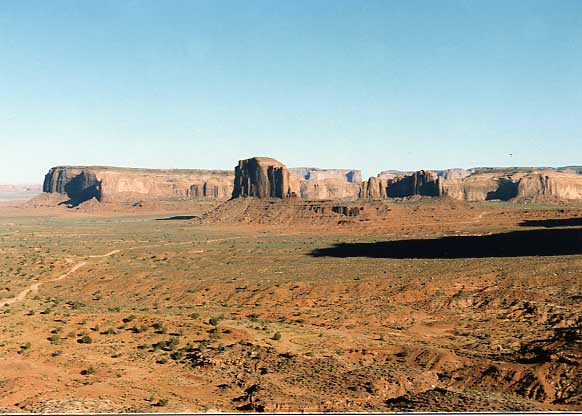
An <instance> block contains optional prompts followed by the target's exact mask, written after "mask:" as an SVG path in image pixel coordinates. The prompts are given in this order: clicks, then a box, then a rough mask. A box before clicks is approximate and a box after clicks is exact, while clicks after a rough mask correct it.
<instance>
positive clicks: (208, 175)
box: [0, 157, 582, 205]
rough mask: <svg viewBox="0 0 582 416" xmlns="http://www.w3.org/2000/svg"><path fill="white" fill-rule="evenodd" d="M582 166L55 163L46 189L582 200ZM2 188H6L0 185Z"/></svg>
mask: <svg viewBox="0 0 582 416" xmlns="http://www.w3.org/2000/svg"><path fill="white" fill-rule="evenodd" d="M581 172H582V168H581V167H579V166H566V167H561V168H486V167H479V168H473V169H467V170H465V169H446V170H436V171H431V170H419V171H416V172H403V171H396V170H386V171H382V172H380V173H379V174H378V175H377V176H373V177H371V178H369V179H368V180H366V181H362V180H361V172H360V171H359V170H356V169H318V168H305V167H303V168H287V167H286V166H285V164H283V163H282V162H280V161H278V160H275V159H273V158H269V157H253V158H249V159H244V160H241V161H239V163H238V165H237V166H236V167H235V169H234V171H228V170H202V169H134V168H116V167H105V166H56V167H53V168H51V169H50V171H49V172H48V173H47V175H46V176H45V180H44V185H43V188H42V190H43V192H45V193H50V194H60V195H63V196H65V197H66V198H68V200H67V201H66V203H68V204H69V205H78V204H81V203H83V202H85V201H88V200H92V199H93V200H96V201H99V202H138V201H145V200H154V201H155V200H166V199H185V200H212V201H226V200H228V199H231V198H239V197H252V198H280V199H286V198H300V199H304V200H310V201H325V200H335V201H345V202H347V201H356V200H358V199H361V200H383V199H391V198H409V197H416V196H421V197H448V198H451V199H455V200H461V201H489V200H500V201H545V202H556V201H563V200H580V199H582V175H581V174H580V173H581ZM0 189H1V188H0Z"/></svg>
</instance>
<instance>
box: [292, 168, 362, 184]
mask: <svg viewBox="0 0 582 416" xmlns="http://www.w3.org/2000/svg"><path fill="white" fill-rule="evenodd" d="M289 172H290V173H291V174H292V175H295V176H298V177H299V178H301V179H303V180H307V181H308V180H315V181H321V180H326V179H339V180H342V181H346V182H349V183H357V184H359V183H360V182H362V172H361V171H360V170H357V169H319V168H289Z"/></svg>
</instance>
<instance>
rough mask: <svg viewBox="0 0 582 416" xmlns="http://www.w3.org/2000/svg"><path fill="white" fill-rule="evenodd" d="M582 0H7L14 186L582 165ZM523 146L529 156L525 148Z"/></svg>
mask: <svg viewBox="0 0 582 416" xmlns="http://www.w3.org/2000/svg"><path fill="white" fill-rule="evenodd" d="M581 149H582V1H579V0H560V1H552V0H546V1H538V0H482V1H477V0H471V1H469V0H456V1H448V0H438V1H434V0H424V1H420V0H401V1H396V0H381V1H373V0H353V1H350V0H331V1H327V0H292V1H287V0H265V1H255V0H245V1H242V0H236V1H220V0H208V1H206V0H199V1H197V0H185V1H171V0H158V1H145V0H140V1H136V0H126V1H123V0H90V1H78V0H75V1H72V0H71V1H64V0H51V1H46V0H38V1H28V0H4V1H1V2H0V155H1V156H0V183H35V182H41V181H42V178H43V174H44V173H46V171H47V170H48V169H49V168H50V167H51V166H54V165H60V164H69V165H76V164H82V165H112V166H131V167H152V168H224V169H231V168H232V167H233V166H234V165H235V164H236V163H237V161H238V160H239V159H242V158H247V157H252V156H271V157H274V158H276V159H279V160H280V161H282V162H284V163H285V164H287V166H289V167H296V166H318V167H323V168H333V167H336V168H360V169H363V171H364V175H365V176H370V175H375V174H376V173H378V172H379V171H380V170H385V169H403V170H410V169H421V168H427V169H437V168H447V167H473V166H561V165H568V164H582V150H581ZM510 154H512V156H510Z"/></svg>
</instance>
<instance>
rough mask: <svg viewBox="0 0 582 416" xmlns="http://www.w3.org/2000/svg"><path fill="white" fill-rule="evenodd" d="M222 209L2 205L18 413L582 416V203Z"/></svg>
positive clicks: (7, 338) (9, 398)
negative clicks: (349, 213) (305, 219)
mask: <svg viewBox="0 0 582 416" xmlns="http://www.w3.org/2000/svg"><path fill="white" fill-rule="evenodd" d="M205 208H206V209H208V207H204V206H197V207H196V208H192V209H185V210H184V211H180V212H173V213H168V214H158V215H145V214H144V213H139V212H137V213H134V214H135V215H125V216H123V215H117V216H106V215H99V216H97V215H81V214H74V215H64V214H62V213H63V212H65V211H63V210H65V208H63V210H61V211H59V214H58V215H54V212H52V211H50V210H43V211H38V210H37V211H35V208H23V209H15V208H10V210H8V209H4V210H3V207H0V333H1V334H2V335H1V336H0V410H1V411H4V412H79V411H81V412H201V411H225V412H226V411H237V410H238V411H269V412H277V411H351V412H353V411H367V412H373V411H382V412H387V411H409V410H416V411H427V410H431V411H486V410H487V411H510V410H582V208H581V207H580V206H566V205H564V206H535V205H514V204H494V203H492V204H456V203H455V204H452V205H450V204H443V203H440V202H431V201H428V202H423V201H420V202H411V203H401V204H388V205H387V206H386V207H385V208H386V209H385V210H378V211H377V212H378V214H377V216H376V217H374V218H371V219H370V218H368V219H366V220H365V221H361V222H357V221H351V222H341V223H333V224H332V223H331V222H330V221H327V220H326V221H327V222H322V223H321V224H318V223H317V221H315V223H310V224H307V225H305V226H301V224H298V223H297V222H293V221H291V220H289V221H288V222H282V223H276V222H275V220H276V219H277V218H283V217H284V216H281V215H280V214H277V215H276V216H275V217H276V218H274V219H273V221H272V222H271V223H270V224H269V223H266V224H257V223H245V224H237V223H236V222H220V221H217V222H215V223H210V222H204V221H197V220H196V217H198V216H200V215H201V214H202V212H203V211H204V210H205ZM243 208H244V209H243ZM243 208H241V212H243V211H244V213H245V215H247V214H248V213H250V212H251V211H252V209H251V208H252V207H251V208H249V206H245V207H243ZM237 209H238V208H237ZM257 209H258V208H257ZM260 209H261V210H262V209H263V207H261V208H260ZM237 215H238V214H237ZM241 215H242V214H241ZM265 215H267V214H265ZM267 216H268V215H267ZM334 218H335V217H334Z"/></svg>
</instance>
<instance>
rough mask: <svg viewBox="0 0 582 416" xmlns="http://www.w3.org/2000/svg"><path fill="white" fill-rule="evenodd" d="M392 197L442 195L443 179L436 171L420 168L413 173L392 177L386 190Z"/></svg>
mask: <svg viewBox="0 0 582 416" xmlns="http://www.w3.org/2000/svg"><path fill="white" fill-rule="evenodd" d="M386 193H387V195H388V196H389V197H391V198H402V197H407V196H413V195H422V196H441V195H442V194H443V187H442V179H441V178H439V177H438V176H437V175H436V173H434V172H431V171H428V170H419V171H418V172H414V173H413V174H411V175H407V176H403V177H400V178H395V179H392V180H391V182H389V183H388V188H387V191H386Z"/></svg>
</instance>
